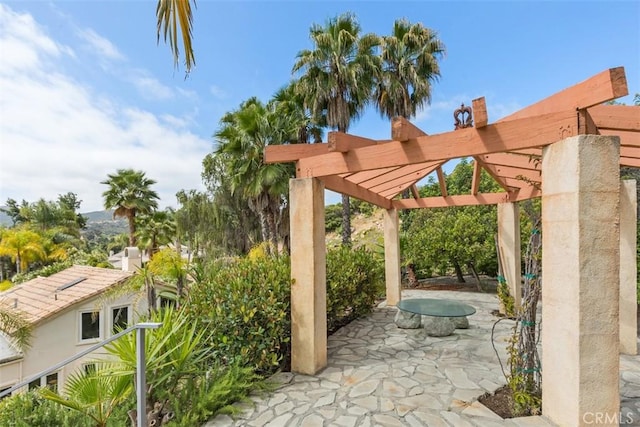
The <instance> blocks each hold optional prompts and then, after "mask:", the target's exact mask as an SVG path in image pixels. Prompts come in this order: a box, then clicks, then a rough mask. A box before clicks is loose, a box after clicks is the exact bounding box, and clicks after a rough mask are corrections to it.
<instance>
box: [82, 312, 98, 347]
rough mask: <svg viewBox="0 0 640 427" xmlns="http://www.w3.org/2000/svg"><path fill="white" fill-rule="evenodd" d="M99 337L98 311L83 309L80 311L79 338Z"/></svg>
mask: <svg viewBox="0 0 640 427" xmlns="http://www.w3.org/2000/svg"><path fill="white" fill-rule="evenodd" d="M97 338H100V312H99V311H83V312H81V313H80V340H81V341H82V340H92V339H97Z"/></svg>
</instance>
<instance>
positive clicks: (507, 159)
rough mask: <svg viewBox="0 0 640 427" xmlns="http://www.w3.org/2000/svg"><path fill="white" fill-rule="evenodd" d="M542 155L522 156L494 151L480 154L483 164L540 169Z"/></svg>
mask: <svg viewBox="0 0 640 427" xmlns="http://www.w3.org/2000/svg"><path fill="white" fill-rule="evenodd" d="M541 157H542V156H539V157H534V156H523V155H519V154H507V153H494V154H485V155H483V156H480V158H481V159H482V160H483V161H484V163H485V164H490V165H496V166H512V167H517V168H521V169H532V170H540V164H541V162H542V160H541Z"/></svg>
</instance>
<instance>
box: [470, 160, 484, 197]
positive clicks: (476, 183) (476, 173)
mask: <svg viewBox="0 0 640 427" xmlns="http://www.w3.org/2000/svg"><path fill="white" fill-rule="evenodd" d="M474 159H475V162H473V176H472V177H471V194H473V195H474V196H475V195H477V194H478V190H479V189H480V177H481V176H482V165H481V164H480V161H478V157H477V156H476V157H474Z"/></svg>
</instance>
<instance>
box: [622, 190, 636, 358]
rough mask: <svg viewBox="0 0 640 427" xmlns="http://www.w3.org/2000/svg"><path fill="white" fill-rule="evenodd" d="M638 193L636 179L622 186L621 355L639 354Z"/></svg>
mask: <svg viewBox="0 0 640 427" xmlns="http://www.w3.org/2000/svg"><path fill="white" fill-rule="evenodd" d="M637 197H638V195H637V192H636V181H635V180H632V179H630V180H624V181H622V182H621V185H620V352H621V353H623V354H632V355H635V354H638V341H637V337H638V323H637V315H638V313H637V312H638V304H637V294H636V292H637V289H636V286H637V283H636V281H637V272H636V269H637V264H636V250H637V249H636V248H637V246H636V238H637V237H636V236H637V235H636V227H637V226H638V217H637V212H638V211H637V203H638V200H637Z"/></svg>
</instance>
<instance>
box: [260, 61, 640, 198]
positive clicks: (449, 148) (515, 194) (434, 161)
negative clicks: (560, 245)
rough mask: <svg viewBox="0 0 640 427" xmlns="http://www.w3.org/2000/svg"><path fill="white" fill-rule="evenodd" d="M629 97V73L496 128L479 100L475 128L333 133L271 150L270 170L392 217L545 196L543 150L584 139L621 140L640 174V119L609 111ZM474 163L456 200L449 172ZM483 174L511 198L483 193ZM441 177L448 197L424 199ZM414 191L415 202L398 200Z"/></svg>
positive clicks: (626, 159)
mask: <svg viewBox="0 0 640 427" xmlns="http://www.w3.org/2000/svg"><path fill="white" fill-rule="evenodd" d="M627 94H628V89H627V82H626V78H625V73H624V68H623V67H619V68H612V69H609V70H606V71H603V72H601V73H599V74H597V75H595V76H593V77H591V78H589V79H587V80H585V81H584V82H582V83H579V84H577V85H575V86H572V87H570V88H568V89H565V90H563V91H562V92H558V93H556V94H554V95H552V96H550V97H548V98H546V99H544V100H542V101H540V102H538V103H536V104H533V105H531V106H529V107H526V108H523V109H521V110H519V111H518V112H515V113H513V114H511V115H509V116H507V117H503V118H502V119H500V120H498V121H496V122H495V123H491V124H489V121H488V115H487V107H486V104H485V100H484V98H479V99H475V100H473V104H472V105H473V119H474V125H473V127H471V128H467V129H459V130H455V131H451V132H445V133H441V134H437V135H427V134H426V133H425V132H423V131H422V130H420V129H418V128H417V127H416V126H414V125H413V124H411V123H410V122H409V121H407V120H406V119H403V118H396V119H394V120H393V122H392V124H391V139H390V140H373V139H367V138H362V137H359V136H355V135H349V134H345V133H341V132H330V133H329V135H328V142H327V143H326V144H298V145H273V146H268V147H267V148H266V150H265V153H264V159H265V162H266V163H283V162H294V161H295V162H296V174H297V177H298V178H308V177H316V178H319V179H320V180H321V181H322V182H323V183H324V186H325V188H327V189H329V190H333V191H336V192H338V193H343V194H348V195H349V196H352V197H356V198H358V199H361V200H364V201H367V202H370V203H372V204H374V205H377V206H380V207H382V208H385V209H390V208H398V209H413V208H429V207H444V206H463V205H483V204H496V203H503V202H507V201H508V202H516V201H520V200H526V199H529V198H532V197H539V196H540V184H541V178H540V159H541V157H542V148H543V147H545V146H547V145H549V144H552V143H554V142H556V141H558V140H561V139H564V138H567V137H570V136H575V135H580V134H596V135H616V136H619V137H620V144H621V146H620V165H621V166H630V167H640V114H639V113H638V109H637V108H635V107H632V106H623V105H603V103H604V102H607V101H611V100H614V99H616V98H619V97H621V96H625V95H627ZM461 157H473V159H474V160H475V162H474V174H473V182H472V186H471V194H469V195H456V196H449V195H448V194H447V188H446V185H445V182H444V175H443V172H442V165H443V164H444V163H446V162H447V161H449V160H451V159H455V158H461ZM481 169H484V170H485V171H487V172H488V173H489V175H490V176H491V177H493V179H495V181H496V182H497V183H498V184H499V185H500V187H501V188H502V189H503V190H504V191H502V192H499V193H479V192H478V185H479V182H480V171H481ZM433 172H436V173H437V176H438V180H439V183H440V189H441V196H439V197H428V198H420V197H419V195H418V192H417V189H416V186H415V185H416V183H417V182H419V181H420V180H422V179H423V178H424V177H426V176H427V175H429V174H431V173H433ZM405 189H411V190H412V194H413V198H411V199H398V196H399V195H400V194H401V193H402V192H403V191H404V190H405Z"/></svg>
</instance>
